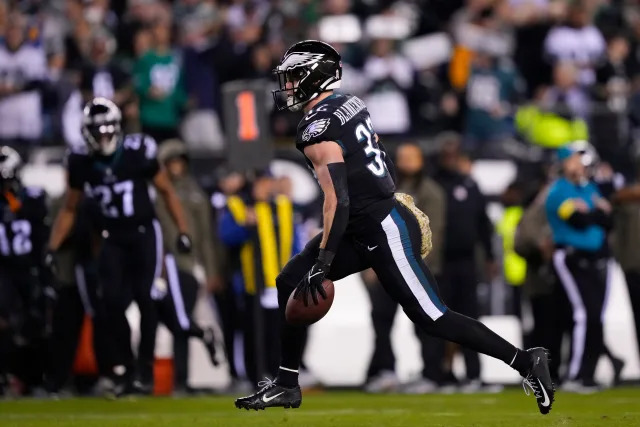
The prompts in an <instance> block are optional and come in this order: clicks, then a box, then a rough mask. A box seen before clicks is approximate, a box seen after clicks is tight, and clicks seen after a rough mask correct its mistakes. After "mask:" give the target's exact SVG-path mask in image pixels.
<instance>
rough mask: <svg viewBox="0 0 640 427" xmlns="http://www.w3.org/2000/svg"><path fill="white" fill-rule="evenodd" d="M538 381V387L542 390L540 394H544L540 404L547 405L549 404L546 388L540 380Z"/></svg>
mask: <svg viewBox="0 0 640 427" xmlns="http://www.w3.org/2000/svg"><path fill="white" fill-rule="evenodd" d="M538 383H539V384H540V389H541V390H542V394H543V395H544V401H542V402H541V403H540V404H541V405H542V406H544V407H547V406H549V405H550V404H551V401H550V400H549V396H548V395H547V390H546V389H545V388H544V386H543V385H542V381H540V380H538Z"/></svg>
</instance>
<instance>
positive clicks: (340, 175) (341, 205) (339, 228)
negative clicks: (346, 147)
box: [318, 162, 349, 264]
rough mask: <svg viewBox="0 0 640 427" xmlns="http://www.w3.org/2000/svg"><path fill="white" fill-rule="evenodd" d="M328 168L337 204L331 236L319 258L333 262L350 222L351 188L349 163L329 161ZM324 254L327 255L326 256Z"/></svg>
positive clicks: (329, 262) (330, 231)
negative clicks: (349, 186)
mask: <svg viewBox="0 0 640 427" xmlns="http://www.w3.org/2000/svg"><path fill="white" fill-rule="evenodd" d="M327 169H328V170H329V175H331V181H332V182H333V188H334V190H335V193H336V199H337V205H336V210H335V213H334V215H333V222H332V223H331V229H330V230H329V236H328V237H327V244H326V246H325V247H324V251H323V250H322V249H321V250H320V256H319V257H318V259H322V261H324V262H326V263H327V264H331V261H332V260H333V256H334V255H335V253H336V251H337V250H338V246H339V245H340V241H341V240H342V236H343V235H344V232H345V231H346V229H347V225H348V223H349V189H348V187H347V165H346V164H345V163H344V162H340V163H329V164H328V165H327ZM324 255H327V256H326V257H324Z"/></svg>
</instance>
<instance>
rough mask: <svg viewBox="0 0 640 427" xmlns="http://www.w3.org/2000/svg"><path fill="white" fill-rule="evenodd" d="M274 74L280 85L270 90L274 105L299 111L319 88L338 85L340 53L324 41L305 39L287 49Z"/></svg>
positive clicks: (331, 87) (315, 94)
mask: <svg viewBox="0 0 640 427" xmlns="http://www.w3.org/2000/svg"><path fill="white" fill-rule="evenodd" d="M273 74H275V75H276V77H277V78H278V84H279V85H280V89H278V90H274V91H273V92H272V93H273V99H274V102H275V104H276V108H277V109H278V110H284V109H285V108H288V109H289V110H291V111H299V110H301V109H302V107H304V105H305V104H306V103H307V102H309V101H311V100H312V99H314V98H316V97H317V96H318V95H320V94H321V93H322V92H325V91H328V90H332V89H337V88H339V87H340V81H341V80H342V62H341V61H340V54H339V53H338V52H337V51H336V50H335V49H334V48H333V47H331V46H330V45H328V44H327V43H324V42H321V41H317V40H305V41H302V42H298V43H296V44H294V45H293V46H291V47H290V48H289V50H287V52H286V53H285V54H284V57H283V58H282V61H281V62H280V64H279V65H278V66H277V67H276V69H275V70H273ZM287 83H290V85H289V86H290V87H289V88H287ZM283 95H286V103H285V102H284V99H285V96H283Z"/></svg>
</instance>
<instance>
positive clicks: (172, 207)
mask: <svg viewBox="0 0 640 427" xmlns="http://www.w3.org/2000/svg"><path fill="white" fill-rule="evenodd" d="M153 185H154V186H155V187H156V189H157V190H158V192H159V193H160V195H161V196H162V199H163V200H164V203H165V204H166V206H167V210H168V211H169V214H170V215H171V218H173V221H174V222H175V224H176V227H178V231H179V232H180V234H179V235H178V243H177V247H178V250H179V251H180V252H183V253H184V252H190V251H191V238H190V237H189V229H188V227H187V221H186V219H185V216H184V211H183V210H182V204H181V203H180V199H179V198H178V195H177V194H176V192H175V190H174V189H173V185H171V181H170V180H169V176H168V175H167V172H166V171H165V170H164V169H163V168H160V170H158V173H156V174H155V176H154V177H153Z"/></svg>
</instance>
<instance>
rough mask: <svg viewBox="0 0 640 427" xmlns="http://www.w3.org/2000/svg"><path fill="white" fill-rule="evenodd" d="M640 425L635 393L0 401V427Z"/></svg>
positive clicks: (639, 391) (638, 390)
mask: <svg viewBox="0 0 640 427" xmlns="http://www.w3.org/2000/svg"><path fill="white" fill-rule="evenodd" d="M276 425H278V426H301V427H314V426H336V427H341V426H344V427H356V426H376V427H378V426H429V427H435V426H447V427H454V426H477V427H480V426H505V427H527V426H563V427H565V426H579V427H588V426H611V427H612V426H625V427H632V426H640V388H635V389H633V388H621V389H616V390H610V391H606V392H603V393H600V394H596V395H591V396H578V395H574V394H564V393H561V392H560V393H557V394H556V402H555V403H554V409H553V411H552V412H551V414H549V415H547V416H542V415H540V414H539V413H538V409H537V407H536V404H535V401H534V399H533V397H531V396H529V397H527V396H525V395H524V393H523V392H522V391H521V390H516V389H512V390H508V391H505V392H503V393H500V394H494V395H447V396H445V395H432V396H401V395H377V396H370V395H365V394H363V393H358V392H326V393H315V394H307V395H306V396H305V398H304V400H303V403H302V407H301V408H300V409H296V410H284V409H281V408H272V409H268V410H266V411H259V412H255V411H245V410H242V411H240V410H237V409H235V408H234V406H233V399H232V398H230V397H211V398H190V399H172V398H139V399H128V400H118V401H106V400H100V399H72V400H61V401H48V400H22V401H3V402H0V426H3V427H4V426H20V427H28V426H82V427H85V426H105V427H109V426H118V427H126V426H135V427H140V426H153V427H162V426H171V427H178V426H188V427H197V426H207V427H214V426H224V427H230V426H243V427H248V426H276Z"/></svg>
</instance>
